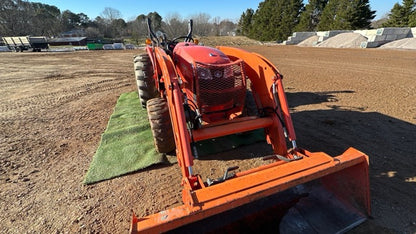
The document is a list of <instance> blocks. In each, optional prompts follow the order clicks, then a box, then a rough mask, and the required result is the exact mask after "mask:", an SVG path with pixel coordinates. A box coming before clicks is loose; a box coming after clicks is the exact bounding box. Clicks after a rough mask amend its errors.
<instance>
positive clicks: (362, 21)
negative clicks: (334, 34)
mask: <svg viewBox="0 0 416 234" xmlns="http://www.w3.org/2000/svg"><path fill="white" fill-rule="evenodd" d="M374 17H375V11H372V10H371V9H370V4H369V1H368V0H338V1H334V0H333V1H329V2H328V4H327V5H326V6H325V9H324V10H323V12H322V16H321V21H320V22H319V24H318V29H319V30H337V29H338V30H354V29H365V28H370V26H371V20H372V19H374Z"/></svg>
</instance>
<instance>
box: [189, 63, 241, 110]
mask: <svg viewBox="0 0 416 234" xmlns="http://www.w3.org/2000/svg"><path fill="white" fill-rule="evenodd" d="M196 76H197V82H198V86H197V96H198V99H199V100H198V103H199V106H200V108H201V111H202V113H209V112H217V111H224V110H229V109H232V108H236V107H242V106H243V105H244V99H245V94H246V80H245V75H244V71H243V61H242V60H238V61H236V62H232V63H228V64H221V65H212V64H202V63H197V64H196Z"/></svg>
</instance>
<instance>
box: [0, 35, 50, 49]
mask: <svg viewBox="0 0 416 234" xmlns="http://www.w3.org/2000/svg"><path fill="white" fill-rule="evenodd" d="M3 41H4V43H5V44H6V46H7V47H9V49H10V50H13V51H15V52H23V51H24V50H29V49H32V51H33V52H40V51H41V50H42V49H49V44H48V41H47V39H46V37H29V36H25V37H3Z"/></svg>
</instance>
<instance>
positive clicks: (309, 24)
mask: <svg viewBox="0 0 416 234" xmlns="http://www.w3.org/2000/svg"><path fill="white" fill-rule="evenodd" d="M327 3H328V0H309V3H308V4H307V5H306V7H305V10H304V11H303V12H302V13H301V15H300V20H299V24H298V25H297V26H296V28H295V31H298V32H299V31H316V29H317V26H318V23H319V21H320V19H321V15H322V11H323V10H324V8H325V6H326V4H327Z"/></svg>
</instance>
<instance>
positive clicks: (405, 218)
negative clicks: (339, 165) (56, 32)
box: [0, 46, 416, 233]
mask: <svg viewBox="0 0 416 234" xmlns="http://www.w3.org/2000/svg"><path fill="white" fill-rule="evenodd" d="M245 48H246V49H247V50H250V51H255V52H258V53H260V54H263V55H264V56H265V57H267V58H269V59H270V60H271V61H272V62H273V63H274V64H276V65H277V66H278V67H279V69H280V70H281V72H282V73H283V74H284V75H285V79H284V82H285V86H286V91H287V96H288V99H289V102H290V104H291V109H292V112H293V120H294V124H295V130H296V131H297V136H298V138H299V140H298V145H299V146H301V147H302V148H306V149H309V150H311V151H325V152H327V153H329V154H331V155H338V154H340V153H342V152H343V151H344V150H345V149H347V148H348V147H349V146H353V147H355V148H357V149H359V150H361V151H363V152H365V153H367V154H368V155H369V156H370V163H371V164H370V183H371V195H372V211H373V214H372V217H373V218H372V219H370V220H369V221H368V222H366V223H365V224H363V225H361V226H360V227H359V228H357V229H356V230H353V231H352V232H353V233H416V202H415V199H416V160H415V157H416V140H415V137H416V91H415V90H416V79H415V77H416V76H415V74H416V52H410V51H391V50H388V51H387V50H361V49H324V48H300V47H294V46H250V47H245ZM135 53H139V51H97V52H87V51H85V52H76V53H30V52H25V53H0V66H1V71H0V94H1V95H0V159H1V161H0V233H74V232H75V233H78V232H79V233H97V232H100V233H126V232H127V230H128V227H129V222H130V216H131V210H132V209H133V210H134V211H135V212H136V213H138V215H141V216H143V215H148V214H152V213H155V212H157V211H161V210H163V209H166V208H168V207H172V206H177V205H179V204H181V186H180V172H179V168H178V166H177V165H171V166H153V167H151V168H149V169H147V170H144V171H141V172H138V173H133V174H130V175H128V176H123V177H120V178H116V179H113V180H109V181H105V182H101V183H98V184H95V185H91V186H85V185H83V184H82V181H83V177H84V175H85V173H86V171H87V170H88V167H89V164H90V162H91V159H92V156H93V155H94V153H95V150H96V149H97V147H98V143H99V140H100V136H101V134H102V133H103V131H104V129H105V127H106V124H107V122H108V119H109V117H110V115H111V113H112V111H113V108H114V105H115V103H116V100H117V98H118V96H119V95H120V94H121V93H124V92H129V91H134V90H135V88H136V87H135V83H134V76H133V68H132V57H133V54H135ZM260 146H261V147H259V145H257V146H255V147H246V148H244V149H241V151H240V152H242V151H247V152H249V153H250V154H252V155H253V154H254V155H256V154H260V153H263V152H267V151H268V149H266V148H264V149H263V148H262V147H263V146H264V145H262V144H261V145H260ZM218 158H219V157H213V158H209V159H205V160H200V161H204V162H201V165H204V163H205V164H207V163H208V164H210V165H211V167H210V168H208V169H206V168H205V169H204V168H203V166H196V167H195V170H196V171H197V172H198V173H200V172H205V173H208V174H209V175H210V176H213V177H214V175H216V174H218V173H220V174H221V173H222V171H223V170H224V168H225V167H226V166H227V165H234V163H241V162H242V161H244V160H245V159H244V157H239V156H231V157H230V158H226V160H218ZM197 163H198V162H197ZM201 174H203V173H201Z"/></svg>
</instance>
